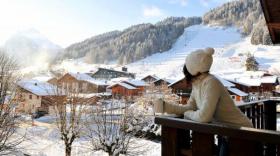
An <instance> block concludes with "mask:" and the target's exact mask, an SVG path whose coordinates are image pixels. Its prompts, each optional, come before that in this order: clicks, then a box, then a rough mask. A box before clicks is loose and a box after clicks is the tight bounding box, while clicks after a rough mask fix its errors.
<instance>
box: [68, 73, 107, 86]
mask: <svg viewBox="0 0 280 156" xmlns="http://www.w3.org/2000/svg"><path fill="white" fill-rule="evenodd" d="M69 74H70V75H71V76H72V77H74V78H75V79H77V80H79V81H86V82H89V83H92V84H96V85H104V86H106V85H108V83H107V81H106V80H96V79H94V78H92V77H91V76H89V75H88V74H85V73H71V72H70V73H69Z"/></svg>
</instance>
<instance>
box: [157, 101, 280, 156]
mask: <svg viewBox="0 0 280 156" xmlns="http://www.w3.org/2000/svg"><path fill="white" fill-rule="evenodd" d="M279 102H280V101H279V100H262V101H256V102H250V103H246V104H240V105H239V108H240V109H241V110H242V111H243V112H244V113H245V114H246V115H247V116H248V117H249V118H250V119H251V121H252V123H253V124H254V126H255V128H247V127H232V126H224V125H217V124H212V123H198V122H194V121H190V120H186V119H180V118H172V117H163V116H159V117H156V118H155V123H156V124H160V125H161V126H162V134H161V135H162V138H161V139H162V140H161V147H162V148H161V150H162V151H161V155H162V156H181V155H189V156H191V155H193V156H208V155H209V156H210V155H218V149H219V148H218V147H219V146H220V143H221V142H220V138H221V137H227V138H228V140H229V143H228V147H229V150H228V151H229V155H230V156H243V155H244V156H245V155H246V156H253V155H254V156H255V155H256V156H275V155H278V156H280V132H277V131H276V122H277V113H276V106H277V103H279Z"/></svg>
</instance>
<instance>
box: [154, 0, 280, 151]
mask: <svg viewBox="0 0 280 156" xmlns="http://www.w3.org/2000/svg"><path fill="white" fill-rule="evenodd" d="M260 2H261V5H262V9H263V12H264V16H265V19H266V23H267V26H268V30H269V33H270V36H271V40H272V42H273V44H279V43H280V1H279V0H260ZM279 104H280V97H278V98H270V99H266V100H261V101H254V102H249V103H243V104H238V105H237V106H238V107H239V108H240V110H241V111H242V112H243V113H244V114H246V115H247V117H248V118H249V119H250V120H251V121H252V123H253V125H254V128H247V127H231V126H224V125H217V124H213V123H198V122H194V121H190V120H186V119H182V118H179V117H178V118H174V117H164V116H158V117H156V118H155V123H156V124H160V125H161V126H162V129H161V130H162V133H161V135H162V138H161V139H162V140H161V147H162V148H161V155H162V156H181V155H186V156H210V155H211V156H212V155H218V150H217V149H218V147H219V146H220V144H221V140H220V138H221V137H227V138H228V140H229V145H228V146H229V147H228V152H229V156H276V155H277V156H280V131H277V105H279Z"/></svg>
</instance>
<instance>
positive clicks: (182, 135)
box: [161, 126, 190, 156]
mask: <svg viewBox="0 0 280 156" xmlns="http://www.w3.org/2000/svg"><path fill="white" fill-rule="evenodd" d="M161 132H162V133H161V155H162V156H180V155H182V154H181V150H182V149H188V148H190V137H189V135H190V134H189V133H190V132H189V131H188V130H183V129H177V128H171V127H167V126H162V127H161Z"/></svg>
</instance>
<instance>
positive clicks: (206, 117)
mask: <svg viewBox="0 0 280 156" xmlns="http://www.w3.org/2000/svg"><path fill="white" fill-rule="evenodd" d="M220 87H221V86H220V84H219V81H218V80H216V79H209V80H208V81H206V83H205V84H204V85H202V87H201V93H202V95H201V98H202V99H201V100H200V101H201V102H202V103H201V108H199V109H197V110H194V111H193V110H189V111H186V112H185V113H184V117H185V118H186V119H190V120H193V121H197V122H210V121H212V118H213V115H214V113H215V111H216V106H217V103H218V101H219V98H220V92H221V91H220V90H221V89H220Z"/></svg>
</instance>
